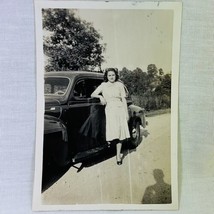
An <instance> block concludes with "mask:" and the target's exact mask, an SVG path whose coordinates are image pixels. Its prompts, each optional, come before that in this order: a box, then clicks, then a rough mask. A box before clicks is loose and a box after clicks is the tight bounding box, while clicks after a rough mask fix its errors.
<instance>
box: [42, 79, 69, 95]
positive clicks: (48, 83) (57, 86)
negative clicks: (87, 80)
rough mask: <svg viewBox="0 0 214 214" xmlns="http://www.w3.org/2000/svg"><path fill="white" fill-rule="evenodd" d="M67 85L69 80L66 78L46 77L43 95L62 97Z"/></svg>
mask: <svg viewBox="0 0 214 214" xmlns="http://www.w3.org/2000/svg"><path fill="white" fill-rule="evenodd" d="M68 85H69V79H68V78H66V77H46V78H45V89H44V92H45V95H53V96H63V95H65V93H66V91H67V89H68Z"/></svg>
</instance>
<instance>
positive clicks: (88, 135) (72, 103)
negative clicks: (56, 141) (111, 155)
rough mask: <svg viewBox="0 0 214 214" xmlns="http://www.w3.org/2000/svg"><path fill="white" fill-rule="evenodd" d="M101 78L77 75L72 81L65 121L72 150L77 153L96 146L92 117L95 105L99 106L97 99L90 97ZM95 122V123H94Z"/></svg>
mask: <svg viewBox="0 0 214 214" xmlns="http://www.w3.org/2000/svg"><path fill="white" fill-rule="evenodd" d="M101 82H102V79H98V78H91V77H79V78H78V79H76V81H74V86H73V90H72V92H71V93H72V94H71V96H70V99H69V101H68V110H67V113H66V117H67V118H66V121H67V127H68V129H69V130H68V132H69V133H70V139H71V141H72V148H71V149H72V150H73V151H74V152H75V153H77V152H81V151H86V150H89V149H92V148H94V147H96V146H97V142H95V141H94V139H93V138H94V137H95V136H96V134H94V133H93V132H94V128H95V127H94V126H93V125H94V122H95V121H93V120H92V119H94V118H93V114H94V109H95V108H96V107H95V106H97V105H98V106H99V104H98V103H99V101H98V102H97V100H96V101H95V100H93V99H92V98H91V93H92V92H93V90H94V89H95V88H96V87H97V86H98V85H99V84H101ZM95 124H96V123H95Z"/></svg>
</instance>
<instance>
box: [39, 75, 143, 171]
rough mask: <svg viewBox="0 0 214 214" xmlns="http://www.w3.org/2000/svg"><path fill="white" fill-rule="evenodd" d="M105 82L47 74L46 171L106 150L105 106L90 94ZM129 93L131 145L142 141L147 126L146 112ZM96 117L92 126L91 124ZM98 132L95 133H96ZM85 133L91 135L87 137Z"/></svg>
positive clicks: (99, 77) (95, 77) (93, 77)
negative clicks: (53, 165)
mask: <svg viewBox="0 0 214 214" xmlns="http://www.w3.org/2000/svg"><path fill="white" fill-rule="evenodd" d="M102 82H103V74H101V73H95V72H83V71H67V72H48V73H46V74H45V82H44V83H45V87H44V92H45V117H44V142H43V167H45V166H47V165H48V164H49V163H54V164H57V165H59V166H63V165H66V164H67V163H69V162H78V161H80V160H81V159H84V158H85V157H87V156H90V155H93V154H95V153H97V152H99V151H101V150H103V149H104V148H106V147H107V145H108V144H107V142H106V141H105V134H104V133H105V114H104V108H105V107H104V106H103V105H101V104H100V101H99V99H96V98H91V97H90V95H91V93H92V92H93V91H94V90H95V88H96V87H97V86H99V85H100V84H101V83H102ZM125 90H126V92H127V105H128V111H129V116H130V118H129V121H128V123H129V130H130V136H131V138H130V140H129V144H130V146H132V147H137V146H138V145H139V143H140V141H141V137H140V125H142V126H143V127H145V126H146V120H145V114H144V109H142V108H140V107H138V106H135V105H133V104H132V101H131V98H130V96H129V93H128V90H127V88H126V87H125ZM91 117H93V121H95V122H92V124H89V121H91V120H90V119H91ZM95 130H96V132H95ZM86 133H90V134H89V135H87V134H86Z"/></svg>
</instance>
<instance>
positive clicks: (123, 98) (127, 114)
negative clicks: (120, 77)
mask: <svg viewBox="0 0 214 214" xmlns="http://www.w3.org/2000/svg"><path fill="white" fill-rule="evenodd" d="M120 94H121V99H122V103H123V106H124V109H125V113H126V119H127V121H128V120H129V113H128V106H127V101H126V92H125V88H124V85H123V83H120Z"/></svg>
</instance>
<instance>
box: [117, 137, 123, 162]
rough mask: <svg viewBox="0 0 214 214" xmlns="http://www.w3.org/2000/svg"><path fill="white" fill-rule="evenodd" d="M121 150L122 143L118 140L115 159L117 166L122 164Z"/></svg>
mask: <svg viewBox="0 0 214 214" xmlns="http://www.w3.org/2000/svg"><path fill="white" fill-rule="evenodd" d="M121 149H122V142H121V141H119V140H118V142H117V144H116V159H117V164H118V165H121V164H122V159H121Z"/></svg>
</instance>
